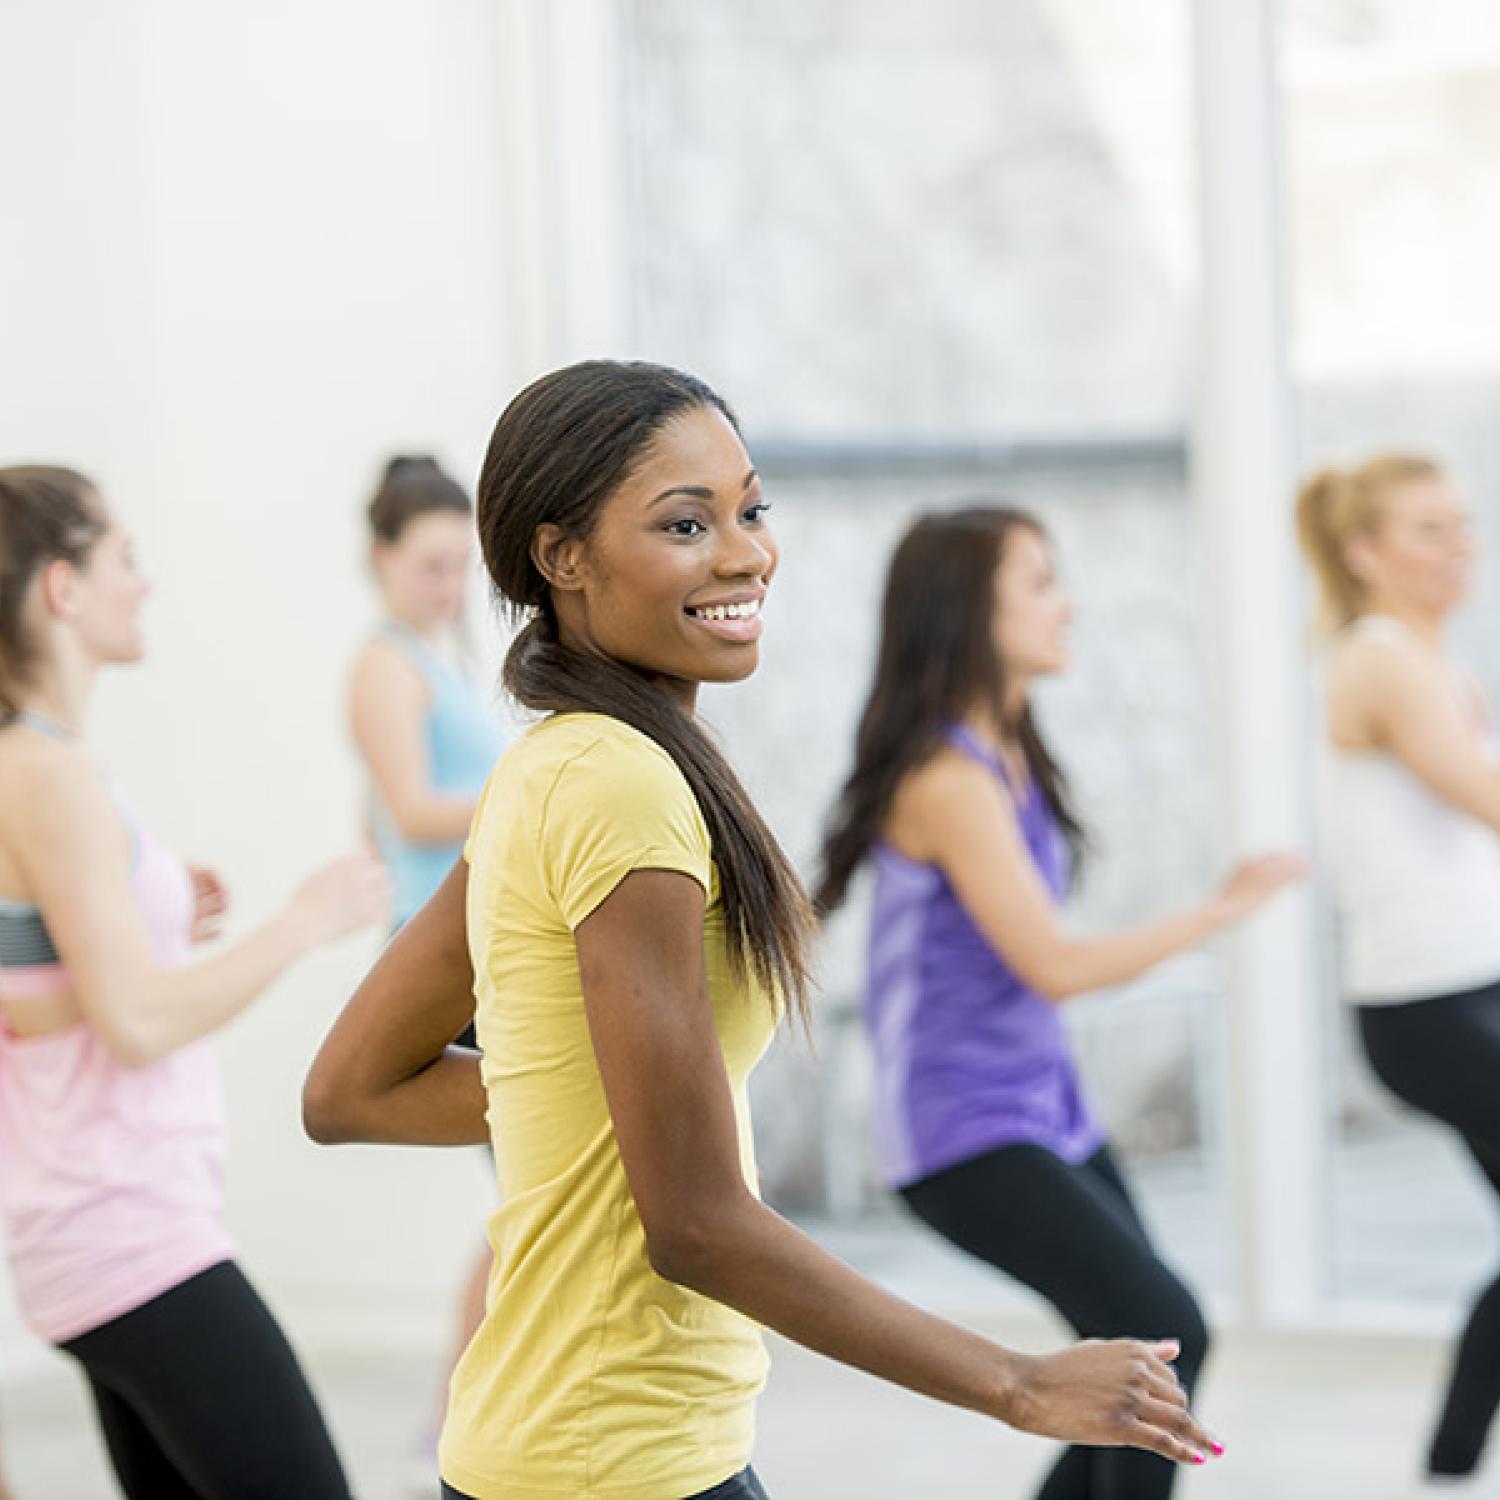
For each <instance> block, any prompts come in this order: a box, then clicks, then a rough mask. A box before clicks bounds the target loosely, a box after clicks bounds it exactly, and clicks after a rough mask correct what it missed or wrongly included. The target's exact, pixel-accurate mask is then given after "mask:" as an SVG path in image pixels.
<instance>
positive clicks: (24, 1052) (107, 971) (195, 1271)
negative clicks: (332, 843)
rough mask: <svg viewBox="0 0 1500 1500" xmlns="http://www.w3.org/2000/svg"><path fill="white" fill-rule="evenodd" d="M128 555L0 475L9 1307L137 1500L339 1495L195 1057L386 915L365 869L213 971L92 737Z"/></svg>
mask: <svg viewBox="0 0 1500 1500" xmlns="http://www.w3.org/2000/svg"><path fill="white" fill-rule="evenodd" d="M145 594H146V585H145V583H144V581H143V580H142V578H141V576H140V574H139V573H138V572H137V570H136V567H135V563H134V560H133V558H132V555H131V548H130V539H129V536H128V535H127V533H126V532H125V531H124V529H123V528H122V527H121V525H120V524H119V522H118V521H117V520H116V518H115V517H114V516H113V515H112V514H111V512H110V510H109V508H108V507H107V506H106V504H105V503H104V501H103V500H102V499H101V497H100V495H99V493H98V491H97V490H95V489H94V488H93V487H92V486H91V485H90V484H89V483H88V482H87V481H86V480H84V479H83V478H82V477H81V476H79V475H78V474H76V473H74V472H72V471H71V470H68V469H60V468H43V467H15V468H0V1222H3V1225H4V1234H5V1241H6V1251H7V1255H8V1258H9V1261H10V1265H11V1270H12V1275H13V1280H14V1283H15V1289H16V1295H17V1300H18V1302H19V1304H20V1309H21V1313H22V1315H23V1317H24V1318H25V1320H26V1322H27V1324H28V1325H29V1326H30V1327H31V1328H32V1329H33V1331H34V1332H36V1333H37V1334H38V1335H39V1336H40V1337H41V1338H43V1339H46V1340H47V1341H48V1342H49V1343H52V1344H54V1345H56V1346H57V1347H58V1348H60V1349H62V1350H64V1351H65V1352H66V1353H68V1354H70V1355H72V1356H73V1357H74V1358H75V1359H77V1361H78V1362H79V1364H80V1366H81V1368H82V1370H83V1372H84V1375H85V1377H86V1379H87V1381H88V1384H89V1388H90V1392H91V1395H92V1397H93V1401H94V1404H95V1407H96V1409H97V1412H98V1417H99V1423H100V1426H101V1429H102V1431H103V1436H104V1439H105V1443H106V1446H107V1448H108V1450H109V1455H110V1458H111V1461H112V1462H113V1464H114V1467H115V1471H116V1473H117V1475H118V1477H119V1481H120V1485H121V1488H122V1490H123V1491H124V1493H125V1494H126V1495H127V1496H130V1497H142V1500H144V1497H148V1496H149V1497H151V1500H171V1497H178V1496H181V1497H184V1500H186V1497H214V1500H219V1497H223V1500H237V1497H241V1496H245V1497H249V1496H252V1495H256V1496H265V1495H286V1496H293V1495H295V1496H299V1497H302V1496H307V1497H317V1500H323V1497H327V1500H344V1497H347V1495H348V1486H347V1483H346V1481H345V1479H344V1476H343V1472H342V1468H341V1466H340V1463H339V1459H338V1456H337V1454H336V1453H335V1451H334V1448H333V1444H332V1442H331V1440H330V1439H329V1436H328V1433H327V1429H326V1428H325V1426H324V1424H323V1421H322V1418H321V1415H320V1414H319V1412H318V1408H317V1405H316V1403H315V1402H314V1400H313V1398H312V1394H311V1392H310V1390H309V1389H308V1386H307V1383H306V1380H305V1379H304V1377H303V1375H302V1372H301V1370H300V1368H299V1367H298V1364H297V1361H296V1358H295V1356H294V1355H293V1353H292V1350H291V1348H290V1346H289V1345H288V1344H287V1342H286V1339H285V1337H284V1336H283V1335H282V1333H281V1330H280V1329H279V1327H278V1326H277V1325H276V1323H275V1321H274V1320H273V1319H272V1317H271V1315H270V1313H269V1312H268V1311H267V1309H266V1308H265V1305H264V1304H263V1303H262V1302H261V1301H260V1299H259V1297H258V1296H257V1295H256V1293H255V1292H254V1290H253V1289H252V1288H251V1287H250V1285H249V1283H248V1282H247V1281H246V1280H245V1278H244V1277H243V1275H241V1273H240V1272H239V1270H238V1268H237V1267H236V1265H235V1264H234V1245H233V1243H232V1241H231V1239H230V1236H229V1234H228V1232H227V1231H226V1229H225V1227H224V1225H223V1222H222V1217H221V1202H220V1176H221V1171H222V1167H223V1161H224V1154H225V1146H226V1130H225V1121H224V1116H223V1108H222V1103H221V1099H220V1092H219V1085H218V1078H217V1074H216V1071H215V1063H214V1057H213V1053H212V1050H211V1043H210V1041H209V1038H210V1036H211V1034H212V1033H213V1032H215V1031H216V1030H217V1029H218V1028H219V1027H220V1026H222V1025H224V1024H225V1023H226V1022H227V1021H229V1020H230V1019H231V1018H232V1017H234V1016H235V1015H237V1014H239V1012H241V1011H242V1010H244V1009H245V1008H246V1007H247V1006H249V1005H250V1004H251V1003H252V1002H253V1001H254V1000H255V999H256V998H257V997H258V996H259V995H260V994H261V993H262V992H263V991H264V990H265V988H266V987H267V986H268V985H269V984H270V983H271V982H272V981H273V980H274V979H275V978H276V977H277V976H278V975H279V974H280V973H281V972H282V970H283V969H285V968H286V967H287V966H288V965H289V964H290V963H292V962H293V960H295V959H296V958H297V957H299V956H300V955H302V954H304V953H306V952H308V951H309V950H310V949H312V948H314V947H316V946H318V945H320V944H322V943H324V942H327V941H330V940H332V939H333V938H336V937H339V936H341V935H343V934H345V933H349V932H353V931H355V930H357V929H358V928H361V927H364V926H367V925H370V924H371V923H374V922H377V921H380V920H382V919H383V917H384V913H385V911H386V909H387V907H388V904H389V890H388V882H387V878H386V876H385V875H384V873H383V872H382V871H381V869H380V867H379V866H378V865H377V864H376V863H375V862H374V861H373V860H371V859H368V858H366V857H365V856H357V857H354V858H348V859H343V860H339V861H337V862H335V863H334V864H332V865H329V866H328V867H326V868H325V869H323V870H321V871H319V872H318V873H317V874H315V875H314V876H313V877H312V878H311V879H310V880H308V881H307V882H305V883H304V884H303V885H302V886H301V887H300V889H299V890H298V891H297V892H296V894H295V895H294V896H293V897H292V899H291V900H290V901H289V902H288V903H287V904H286V906H285V907H284V908H283V909H282V910H281V911H280V912H279V913H278V914H277V915H276V916H274V917H273V918H271V919H270V920H269V921H267V922H264V923H262V924H261V925H260V926H259V927H258V928H256V929H255V930H253V931H252V932H251V933H250V934H249V935H248V936H246V937H244V938H242V939H240V940H239V941H238V942H235V943H233V944H230V945H229V946H227V947H225V948H224V949H223V950H221V951H220V952H219V953H218V954H216V955H215V956H214V957H212V958H208V959H204V960H199V961H197V962H189V950H190V947H191V945H192V944H193V943H194V942H196V941H200V940H202V939H204V938H208V937H212V936H215V935H216V932H217V927H218V923H219V920H220V918H221V917H222V915H223V912H224V910H225V908H226V900H225V896H224V888H223V885H222V883H221V882H220V881H219V879H218V877H217V876H216V875H214V874H213V873H212V872H211V871H207V870H202V869H193V868H189V867H187V866H185V865H183V864H182V863H181V862H180V861H179V860H178V859H177V858H176V857H175V856H173V855H172V854H171V853H169V852H168V851H167V850H166V849H165V848H163V847H162V846H161V845H160V844H158V843H157V842H156V841H155V840H154V839H152V838H151V837H150V835H149V834H148V833H147V832H146V831H145V829H143V828H142V827H141V826H140V824H139V823H138V822H137V821H136V820H135V818H134V817H133V815H132V814H131V813H130V812H129V811H128V810H127V809H126V808H125V807H124V806H123V805H122V803H121V802H120V800H119V798H118V795H117V794H116V793H115V791H114V790H113V788H112V786H111V784H110V782H109V780H108V778H107V777H106V776H105V775H104V774H103V773H102V771H101V770H100V768H99V766H98V764H97V762H96V761H95V760H94V758H93V757H92V755H91V754H90V752H89V750H88V748H87V747H86V744H85V742H84V739H83V726H84V723H85V721H86V718H87V713H88V706H89V701H90V698H91V695H92V689H93V686H94V682H95V680H96V678H97V675H98V673H99V670H100V669H101V668H102V667H105V666H110V665H115V664H121V663H128V662H134V661H136V660H138V659H139V658H140V656H141V654H142V646H141V636H140V628H139V617H140V606H141V602H142V600H143V599H144V597H145Z"/></svg>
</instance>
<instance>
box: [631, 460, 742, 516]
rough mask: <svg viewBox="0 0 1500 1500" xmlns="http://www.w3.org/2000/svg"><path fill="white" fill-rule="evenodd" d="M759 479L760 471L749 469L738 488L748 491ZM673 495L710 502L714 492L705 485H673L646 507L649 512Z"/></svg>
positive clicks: (653, 498)
mask: <svg viewBox="0 0 1500 1500" xmlns="http://www.w3.org/2000/svg"><path fill="white" fill-rule="evenodd" d="M759 478H760V470H759V469H751V470H750V472H749V473H748V474H746V475H745V477H744V478H743V479H742V480H741V481H740V488H741V489H742V490H748V489H749V488H750V486H751V485H752V484H754V483H755V481H756V480H757V479H759ZM673 495H689V496H691V497H692V498H693V499H694V500H712V499H713V497H714V492H713V490H711V489H710V488H709V487H708V486H707V485H706V484H674V485H673V486H672V488H671V489H669V490H663V491H662V492H661V494H659V495H655V496H653V497H652V499H651V500H650V502H649V503H648V505H647V509H648V510H649V509H650V507H651V506H652V505H655V504H657V503H658V502H659V501H662V500H668V499H670V498H671V497H672V496H673Z"/></svg>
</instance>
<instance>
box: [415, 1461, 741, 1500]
mask: <svg viewBox="0 0 1500 1500" xmlns="http://www.w3.org/2000/svg"><path fill="white" fill-rule="evenodd" d="M439 1490H440V1492H441V1494H442V1500H469V1496H467V1495H465V1494H463V1493H462V1491H460V1490H456V1489H454V1488H453V1486H452V1485H451V1484H440V1485H439ZM687 1500H770V1497H769V1496H768V1495H767V1494H766V1492H765V1490H764V1489H763V1488H762V1487H761V1482H760V1480H759V1479H757V1478H756V1477H755V1470H754V1469H741V1470H740V1472H739V1473H738V1474H731V1475H730V1476H729V1478H728V1479H726V1480H725V1481H724V1482H723V1484H716V1485H715V1486H714V1487H713V1488H712V1489H711V1490H699V1491H698V1493H697V1494H696V1495H689V1496H688V1497H687Z"/></svg>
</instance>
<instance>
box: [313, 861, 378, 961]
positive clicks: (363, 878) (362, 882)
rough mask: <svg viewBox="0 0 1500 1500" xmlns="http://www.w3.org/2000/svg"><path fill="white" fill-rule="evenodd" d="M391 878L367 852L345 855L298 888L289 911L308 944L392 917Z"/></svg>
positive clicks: (333, 937)
mask: <svg viewBox="0 0 1500 1500" xmlns="http://www.w3.org/2000/svg"><path fill="white" fill-rule="evenodd" d="M391 894H392V893H391V877H390V874H389V872H388V871H387V870H386V868H385V866H384V865H383V864H381V863H380V861H379V860H377V859H372V858H371V857H370V856H369V855H368V854H347V855H345V856H344V857H343V858H342V859H336V860H334V861H333V862H332V863H331V864H327V865H324V866H323V868H322V869H321V870H319V871H317V872H316V873H315V874H313V875H310V876H309V877H308V878H307V879H306V880H304V881H303V882H302V884H301V885H300V886H298V887H297V889H296V891H295V892H293V894H292V899H291V901H290V902H289V903H288V910H289V912H290V913H291V915H292V916H293V917H295V918H296V920H297V923H298V926H299V927H300V928H301V930H302V933H303V935H304V937H305V939H306V941H307V943H308V945H309V946H310V947H317V946H318V945H319V944H322V943H331V942H332V941H333V940H334V939H335V938H341V937H347V936H348V935H349V934H350V933H351V932H358V931H359V930H360V929H361V928H363V927H373V926H376V925H377V924H386V923H389V922H390V919H391Z"/></svg>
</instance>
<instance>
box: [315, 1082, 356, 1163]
mask: <svg viewBox="0 0 1500 1500" xmlns="http://www.w3.org/2000/svg"><path fill="white" fill-rule="evenodd" d="M302 1129H303V1130H304V1131H305V1132H306V1133H307V1137H308V1139H309V1140H312V1141H316V1142H317V1144H318V1145H320V1146H340V1145H343V1144H345V1143H346V1142H348V1141H352V1140H357V1139H358V1132H357V1131H356V1130H355V1128H354V1123H353V1121H352V1120H351V1118H350V1114H349V1109H348V1106H347V1104H346V1102H345V1099H344V1097H343V1095H342V1094H341V1093H340V1091H339V1090H338V1089H337V1088H335V1087H333V1085H332V1084H330V1083H329V1082H328V1080H326V1079H325V1078H324V1077H323V1076H322V1075H321V1074H320V1073H319V1071H318V1069H317V1068H314V1069H313V1071H312V1072H311V1073H309V1074H308V1076H307V1082H306V1083H304V1084H303V1085H302Z"/></svg>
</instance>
